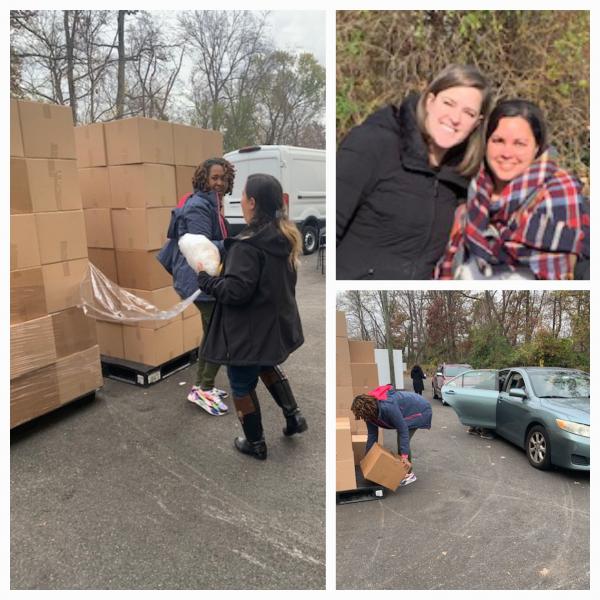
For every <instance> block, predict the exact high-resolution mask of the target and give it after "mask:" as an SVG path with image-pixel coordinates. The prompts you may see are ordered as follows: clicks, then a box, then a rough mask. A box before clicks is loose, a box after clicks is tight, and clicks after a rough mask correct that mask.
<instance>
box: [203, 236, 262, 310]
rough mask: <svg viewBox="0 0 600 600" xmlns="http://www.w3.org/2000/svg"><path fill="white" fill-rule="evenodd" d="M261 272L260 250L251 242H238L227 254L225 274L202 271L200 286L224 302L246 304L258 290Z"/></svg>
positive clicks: (205, 291)
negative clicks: (211, 274)
mask: <svg viewBox="0 0 600 600" xmlns="http://www.w3.org/2000/svg"><path fill="white" fill-rule="evenodd" d="M260 272H261V260H260V250H258V249H256V248H254V247H252V246H250V245H249V244H243V243H238V244H235V245H233V246H232V248H231V249H230V251H229V253H228V255H227V266H226V269H225V274H224V275H222V276H220V277H212V276H210V275H209V274H208V273H206V272H205V271H200V273H198V286H199V287H200V289H201V290H202V291H203V292H204V293H205V294H208V295H210V296H214V298H216V300H217V301H218V302H221V303H222V304H233V305H240V304H246V303H247V302H249V301H250V299H251V298H252V295H253V294H254V291H255V290H256V286H257V285H258V282H259V279H260Z"/></svg>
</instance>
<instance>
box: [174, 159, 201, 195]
mask: <svg viewBox="0 0 600 600" xmlns="http://www.w3.org/2000/svg"><path fill="white" fill-rule="evenodd" d="M195 172H196V167H185V166H181V165H175V188H176V190H177V201H179V200H181V198H182V197H183V196H187V195H188V194H191V193H192V192H193V191H194V186H193V185H192V178H193V177H194V173H195Z"/></svg>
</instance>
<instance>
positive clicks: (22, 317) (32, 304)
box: [10, 267, 48, 325]
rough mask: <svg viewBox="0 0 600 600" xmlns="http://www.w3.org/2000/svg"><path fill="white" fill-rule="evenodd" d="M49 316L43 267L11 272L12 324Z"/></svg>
mask: <svg viewBox="0 0 600 600" xmlns="http://www.w3.org/2000/svg"><path fill="white" fill-rule="evenodd" d="M46 314H48V311H47V309H46V296H45V293H44V279H43V277H42V269H41V267H37V268H34V269H23V270H20V271H11V273H10V324H11V325H13V324H14V323H22V322H23V321H30V320H31V319H37V318H38V317H42V316H44V315H46Z"/></svg>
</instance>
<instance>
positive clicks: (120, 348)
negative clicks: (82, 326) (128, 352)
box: [96, 321, 125, 358]
mask: <svg viewBox="0 0 600 600" xmlns="http://www.w3.org/2000/svg"><path fill="white" fill-rule="evenodd" d="M96 331H97V333H98V346H99V347H100V354H103V355H104V356H111V357H112V358H125V347H124V345H123V325H121V324H120V323H109V322H107V321H96Z"/></svg>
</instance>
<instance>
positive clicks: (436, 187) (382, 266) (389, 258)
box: [336, 65, 490, 279]
mask: <svg viewBox="0 0 600 600" xmlns="http://www.w3.org/2000/svg"><path fill="white" fill-rule="evenodd" d="M489 104H490V90H489V87H488V84H487V82H486V80H485V79H484V77H483V75H482V74H481V73H480V72H479V70H478V69H476V68H475V67H472V66H459V65H450V66H449V67H447V68H446V69H444V70H443V71H442V72H441V73H439V74H438V76H437V77H436V78H435V79H434V80H433V81H432V82H431V83H430V84H429V86H428V87H427V89H426V90H425V91H424V92H423V93H422V94H421V95H420V96H419V95H418V94H416V93H413V94H410V95H409V96H408V97H407V98H406V99H405V100H404V102H403V103H402V104H401V106H400V107H394V106H388V107H386V108H383V109H380V110H378V111H377V112H375V113H373V114H372V115H371V116H370V117H368V118H367V120H366V121H365V122H364V123H362V125H359V126H358V127H355V128H354V129H352V130H351V131H350V133H349V134H348V135H347V136H346V138H345V139H344V140H343V141H342V143H341V145H340V147H339V150H338V154H337V173H336V177H337V200H336V244H337V278H338V279H431V278H432V276H433V269H434V267H435V264H436V262H437V261H438V259H439V258H440V257H441V255H442V253H443V252H444V249H445V247H446V243H447V242H448V238H449V235H450V229H451V227H452V222H453V219H454V212H455V209H456V207H457V206H458V205H459V203H460V202H464V200H465V199H466V195H467V186H468V182H469V178H470V177H472V176H473V175H474V174H475V173H476V172H477V170H478V169H479V165H480V163H481V160H482V157H483V135H482V122H483V120H484V118H485V117H486V115H487V112H488V109H489Z"/></svg>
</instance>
